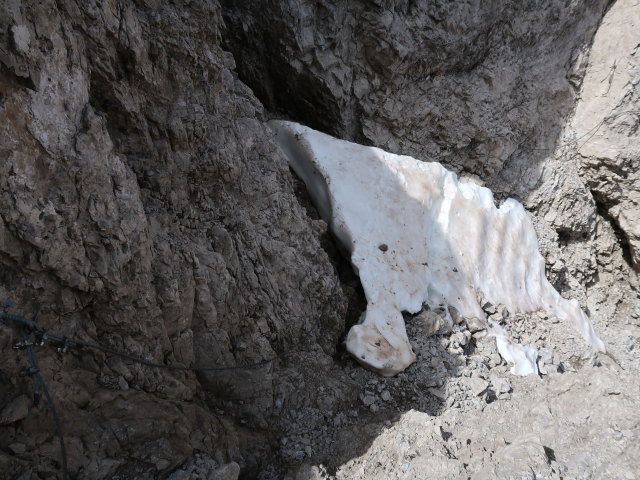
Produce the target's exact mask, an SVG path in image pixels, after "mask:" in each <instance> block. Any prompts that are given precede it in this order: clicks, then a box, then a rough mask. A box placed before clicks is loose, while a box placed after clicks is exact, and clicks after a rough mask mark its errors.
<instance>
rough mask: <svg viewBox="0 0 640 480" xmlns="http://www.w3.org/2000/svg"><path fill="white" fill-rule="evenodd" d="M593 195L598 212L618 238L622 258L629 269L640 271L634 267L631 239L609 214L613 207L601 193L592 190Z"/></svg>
mask: <svg viewBox="0 0 640 480" xmlns="http://www.w3.org/2000/svg"><path fill="white" fill-rule="evenodd" d="M590 191H591V195H592V196H593V200H594V201H595V204H596V211H597V212H598V215H600V216H601V217H602V218H603V219H604V220H606V221H607V223H609V225H611V229H612V230H613V233H614V235H615V236H616V240H617V243H618V245H620V248H621V250H622V258H623V259H624V261H625V262H626V263H627V265H629V267H630V268H631V269H633V270H635V271H638V270H640V266H634V264H633V255H631V246H630V245H629V239H628V238H627V236H626V234H625V232H624V230H622V228H620V225H619V224H618V222H617V221H616V219H615V218H614V217H613V216H611V214H610V213H609V209H610V208H611V206H612V205H610V204H608V203H607V202H606V201H605V200H604V199H603V198H602V195H601V194H600V193H598V192H597V191H595V190H590Z"/></svg>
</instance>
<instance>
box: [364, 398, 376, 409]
mask: <svg viewBox="0 0 640 480" xmlns="http://www.w3.org/2000/svg"><path fill="white" fill-rule="evenodd" d="M375 401H376V399H375V397H374V396H373V395H365V396H364V397H362V403H364V405H365V407H368V406H370V405H372V404H373V403H374V402H375Z"/></svg>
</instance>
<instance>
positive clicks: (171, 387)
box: [0, 1, 344, 479]
mask: <svg viewBox="0 0 640 480" xmlns="http://www.w3.org/2000/svg"><path fill="white" fill-rule="evenodd" d="M0 23H1V28H0V32H2V33H0V55H1V56H0V66H1V68H2V70H1V74H0V118H1V119H2V121H1V122H0V170H1V171H0V215H1V217H0V265H1V268H0V272H1V273H0V279H1V286H0V298H1V299H2V300H5V299H8V298H11V299H12V300H13V301H14V302H15V304H16V306H15V307H14V308H15V310H16V311H15V313H21V314H25V315H31V314H32V313H33V312H34V311H36V310H37V309H39V314H38V322H39V323H40V324H41V325H42V326H44V327H45V328H47V329H49V330H51V331H52V332H55V333H59V334H63V335H69V336H74V337H79V338H82V339H85V340H91V341H98V342H100V343H103V344H105V345H108V346H111V347H112V348H115V349H117V350H124V351H127V352H130V353H132V354H134V355H139V356H143V357H145V358H147V359H152V360H155V361H158V362H166V363H167V364H176V363H177V364H180V365H199V366H204V367H215V366H234V365H240V366H241V365H245V364H252V363H257V362H261V361H263V360H269V359H274V358H275V361H273V362H271V363H269V364H267V365H265V366H264V367H261V368H259V369H257V370H239V371H230V372H220V373H208V374H203V375H200V376H198V377H196V376H195V375H194V374H192V373H189V374H184V373H170V372H167V371H163V370H157V369H149V368H146V367H143V366H141V365H138V364H135V363H129V362H124V361H123V360H122V359H120V358H117V357H110V358H105V356H104V355H102V354H100V353H99V352H91V351H83V352H73V353H69V354H66V355H55V354H53V350H52V349H43V350H41V351H39V356H40V364H41V367H42V370H43V375H44V376H45V378H46V380H47V381H48V382H49V383H50V389H51V393H52V395H53V397H54V398H55V400H56V403H57V406H58V409H59V410H60V411H61V417H62V420H63V422H64V426H65V434H66V442H67V450H68V451H69V454H70V458H69V463H70V472H71V474H72V475H73V476H74V477H75V476H76V475H77V476H79V477H82V478H95V479H97V478H112V477H113V478H116V477H117V478H133V477H135V478H152V477H155V476H157V475H162V472H167V471H169V470H171V468H173V467H175V466H177V465H178V464H180V463H182V461H183V460H184V459H185V457H186V456H188V455H191V453H192V451H193V450H194V449H199V450H205V451H207V452H209V453H210V454H211V455H214V454H215V455H217V456H218V458H217V460H218V461H219V462H224V461H228V460H230V459H231V458H233V459H234V460H238V461H241V463H242V464H243V468H247V465H251V464H256V463H257V461H258V460H257V456H258V455H262V454H261V453H258V454H256V453H253V452H255V451H256V449H257V448H258V445H263V447H261V448H268V446H266V444H265V442H266V438H267V437H269V436H270V434H269V433H268V428H269V424H270V421H269V422H268V418H270V414H271V411H272V408H273V396H274V389H275V388H284V387H281V386H280V387H279V385H281V383H282V381H284V379H286V375H284V374H282V375H281V374H280V373H278V372H282V371H283V370H284V369H286V367H287V365H288V360H287V359H286V356H287V355H295V354H296V352H299V351H304V352H307V353H306V354H305V355H306V356H307V357H308V358H309V359H311V358H313V359H315V360H312V361H311V363H314V364H316V367H317V368H320V367H319V365H322V364H323V362H324V363H325V364H326V363H327V361H328V360H327V359H329V358H330V355H332V354H333V353H334V352H335V347H336V345H337V343H338V339H339V336H340V335H341V334H342V331H343V328H344V327H343V321H344V320H343V314H344V302H343V299H342V293H341V289H340V287H339V286H336V279H335V273H334V270H333V268H332V266H331V264H330V263H329V260H328V257H327V255H326V254H325V252H324V251H323V250H322V248H320V245H319V242H318V236H319V233H320V232H322V231H323V230H324V228H325V227H324V225H323V224H322V222H320V221H312V220H310V219H309V218H308V217H307V216H306V215H305V213H304V210H303V209H302V208H301V206H300V205H299V203H298V200H297V199H296V197H295V196H294V183H293V180H292V176H291V174H290V173H289V170H288V167H287V162H286V160H285V159H284V157H283V156H282V155H281V154H280V153H279V151H278V149H277V147H276V146H275V143H274V142H273V141H272V134H271V132H270V130H269V129H268V127H266V126H265V125H264V124H263V122H262V119H263V110H262V106H261V105H260V103H259V102H258V101H257V100H256V99H255V97H254V96H253V94H252V93H251V91H250V90H249V89H248V88H247V87H246V86H245V85H243V84H242V83H241V82H240V81H239V80H238V79H237V78H236V76H235V74H234V73H232V71H233V68H234V60H233V58H232V56H231V55H230V54H229V53H226V52H224V51H223V50H222V49H221V48H220V30H219V27H220V26H221V23H222V22H221V16H220V8H219V6H218V5H217V4H216V3H215V2H196V3H192V4H190V5H189V6H187V5H174V6H168V5H167V6H162V7H161V6H157V5H156V6H154V5H153V2H151V3H146V4H145V3H142V4H133V3H128V2H125V3H122V2H102V1H98V2H88V3H84V4H83V6H82V7H79V6H78V5H76V4H75V3H73V2H53V1H45V2H20V1H9V2H3V4H2V7H0ZM0 338H1V339H2V340H1V342H2V345H3V349H2V378H3V379H2V382H1V385H2V386H1V387H0V405H7V404H8V405H11V404H12V403H11V402H14V401H15V400H14V398H16V397H18V398H19V394H20V393H21V392H29V391H30V389H31V387H30V382H29V381H28V380H26V379H20V378H19V377H18V375H17V373H18V370H19V369H20V367H21V366H22V358H21V355H22V354H20V353H19V352H18V353H15V352H12V351H11V349H10V346H11V343H12V341H13V340H14V338H13V336H12V333H11V330H10V329H9V328H8V327H5V326H4V325H3V327H2V336H1V337H0ZM15 340H17V339H15ZM323 359H324V360H323ZM278 378H280V380H278ZM227 403H228V404H229V405H227ZM214 409H216V410H214ZM216 411H224V412H225V413H228V414H231V413H233V415H234V417H226V416H221V414H220V413H218V414H216V413H215V412H216ZM234 418H235V419H234ZM241 418H242V419H243V422H244V423H247V422H251V425H253V426H252V428H251V430H252V432H251V434H250V437H249V438H247V434H245V433H243V430H244V427H242V425H241V424H240V419H241ZM234 424H237V427H238V428H237V429H236V428H235V427H234ZM12 425H13V426H10V427H6V428H5V427H3V428H2V432H1V433H0V438H1V440H0V448H1V449H2V452H7V445H9V444H13V443H22V444H24V445H25V448H24V451H23V452H22V454H21V455H20V457H19V459H17V458H15V457H9V456H7V454H6V453H0V471H2V472H5V473H6V472H9V473H10V474H11V475H13V474H17V473H20V468H22V467H20V465H25V466H26V465H31V466H32V467H34V468H36V470H37V471H38V472H41V473H40V474H41V475H45V474H46V473H47V472H48V473H49V474H51V473H53V472H56V471H57V468H56V466H55V465H56V464H57V462H58V461H59V453H58V451H57V444H49V445H48V446H47V448H42V447H41V446H40V445H41V444H42V442H43V441H44V440H45V439H46V438H47V437H48V436H49V435H50V434H51V429H52V426H53V424H52V421H51V419H50V418H48V417H47V413H46V409H45V408H44V407H43V406H41V407H40V408H38V409H34V408H31V410H30V412H29V415H28V416H27V418H26V419H25V420H23V421H22V423H20V424H18V426H17V427H16V426H15V424H12ZM247 431H249V430H247ZM261 432H262V433H261ZM249 443H250V444H251V449H247V445H248V444H249ZM82 445H84V447H81V446H82ZM247 452H248V453H247ZM35 465H38V466H37V467H35ZM143 472H144V474H143ZM1 476H3V477H4V476H5V475H4V473H3V474H2V475H1Z"/></svg>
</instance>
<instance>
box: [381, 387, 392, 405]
mask: <svg viewBox="0 0 640 480" xmlns="http://www.w3.org/2000/svg"><path fill="white" fill-rule="evenodd" d="M380 398H382V400H384V401H385V402H388V401H389V400H391V394H390V393H389V390H385V391H384V392H382V394H381V395H380Z"/></svg>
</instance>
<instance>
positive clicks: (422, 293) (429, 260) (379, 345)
mask: <svg viewBox="0 0 640 480" xmlns="http://www.w3.org/2000/svg"><path fill="white" fill-rule="evenodd" d="M269 123H270V126H271V128H272V129H273V130H274V131H275V133H276V139H277V142H278V144H279V145H280V147H281V149H282V150H283V152H284V153H285V154H286V155H287V157H288V158H289V161H290V163H291V165H292V167H293V169H294V170H295V171H296V173H297V174H298V175H299V176H300V177H301V178H302V180H304V182H305V184H306V185H307V188H308V190H309V192H310V194H311V196H312V198H313V201H314V203H315V205H316V206H317V208H318V210H319V212H320V215H321V216H322V218H323V219H324V220H325V221H326V222H327V223H328V224H329V225H330V227H331V229H332V231H333V233H334V235H335V236H336V237H337V238H338V241H339V242H340V243H341V244H342V246H343V247H344V249H345V250H346V251H347V252H348V254H349V255H350V258H351V263H352V264H353V266H354V268H355V270H356V273H358V275H359V276H360V280H361V282H362V286H363V288H364V292H365V295H366V298H367V309H366V312H365V313H364V315H363V317H362V318H361V321H360V323H359V324H358V325H355V326H353V327H352V328H351V330H350V331H349V334H348V336H347V340H346V346H347V350H348V351H349V352H350V353H351V354H352V355H353V356H354V357H355V358H356V359H357V360H358V361H359V362H360V363H363V364H364V365H366V366H368V367H370V368H372V369H374V370H377V371H379V372H380V373H382V374H383V375H394V374H396V373H399V372H401V371H403V370H404V369H405V368H406V367H408V366H409V365H410V364H411V363H413V362H414V361H415V359H416V357H415V355H414V353H413V350H412V348H411V345H410V344H409V340H408V338H407V333H406V329H405V325H404V320H403V317H402V314H401V312H403V311H406V312H410V313H416V312H418V311H420V310H421V309H422V308H423V304H426V305H429V306H430V307H431V308H436V307H438V306H446V305H448V306H452V307H455V308H456V309H457V310H458V312H459V313H460V314H461V315H462V316H463V317H466V318H472V317H477V318H481V319H485V320H486V316H485V314H484V312H483V310H482V308H481V306H480V305H479V303H478V295H479V294H481V295H482V296H483V297H484V298H486V299H488V300H489V301H491V302H492V303H494V304H496V305H497V304H504V305H505V306H507V308H508V309H509V311H511V312H533V311H537V310H540V309H543V310H546V311H548V312H550V313H553V314H555V315H556V316H557V317H558V318H560V319H562V320H566V321H568V322H570V323H571V325H573V327H574V328H575V329H576V330H577V331H578V332H580V334H581V335H582V336H583V337H584V339H585V340H586V341H587V342H588V343H589V344H590V345H591V346H592V347H594V348H595V349H596V350H600V351H604V344H603V343H602V341H601V340H600V339H599V338H598V337H597V335H596V334H595V332H594V330H593V327H592V326H591V323H590V321H589V319H588V318H587V316H586V315H585V314H584V312H583V311H582V310H581V309H580V306H579V305H578V302H577V301H575V300H566V299H564V298H562V297H561V296H560V294H559V293H558V292H557V291H556V290H555V289H554V288H553V286H552V285H551V284H550V283H549V282H548V281H547V279H546V277H545V273H544V260H543V259H542V256H541V255H540V253H539V252H538V241H537V238H536V235H535V232H534V229H533V225H532V223H531V220H530V219H529V217H528V216H527V214H526V212H525V210H524V208H523V207H522V205H521V204H520V203H518V202H517V201H515V200H513V199H508V200H506V201H505V202H504V203H503V204H502V205H501V206H500V208H496V206H495V204H494V201H493V195H492V193H491V191H490V190H489V189H487V188H484V187H479V186H478V185H475V184H473V183H460V182H459V181H458V179H457V177H456V175H455V174H454V173H453V172H450V171H448V170H446V169H445V168H444V167H443V166H442V165H440V164H439V163H435V162H421V161H418V160H416V159H414V158H411V157H407V156H400V155H394V154H391V153H388V152H385V151H383V150H380V149H379V148H374V147H366V146H362V145H357V144H354V143H350V142H347V141H344V140H339V139H336V138H333V137H331V136H329V135H325V134H323V133H320V132H317V131H315V130H312V129H310V128H308V127H305V126H302V125H299V124H296V123H292V122H285V121H276V120H274V121H271V122H269ZM489 331H490V333H491V334H492V335H494V336H495V337H496V339H497V346H498V349H499V351H500V353H501V354H502V356H503V357H504V358H505V359H506V360H508V361H510V362H511V363H514V367H513V369H512V372H513V373H515V374H520V375H526V374H528V373H536V372H537V367H536V356H537V353H536V351H535V349H533V348H530V347H524V346H521V345H517V344H515V343H513V342H511V341H510V339H509V337H508V335H507V334H506V332H505V331H504V329H502V328H501V327H500V326H499V325H497V324H492V326H491V328H490V329H489Z"/></svg>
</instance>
